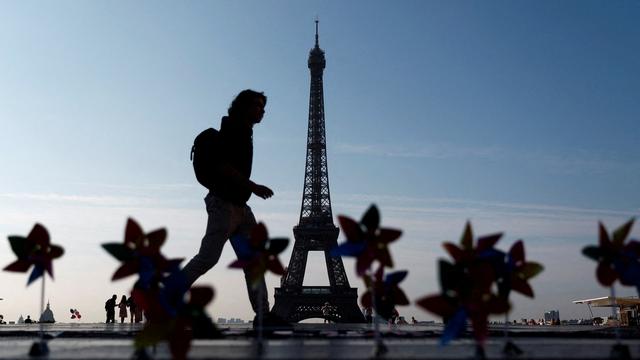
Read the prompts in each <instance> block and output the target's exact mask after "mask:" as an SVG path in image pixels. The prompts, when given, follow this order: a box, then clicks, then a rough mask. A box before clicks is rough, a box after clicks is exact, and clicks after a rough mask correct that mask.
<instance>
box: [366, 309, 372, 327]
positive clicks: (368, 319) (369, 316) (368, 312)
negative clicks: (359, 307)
mask: <svg viewBox="0 0 640 360" xmlns="http://www.w3.org/2000/svg"><path fill="white" fill-rule="evenodd" d="M364 320H365V321H366V322H367V324H371V323H373V309H372V308H371V306H366V307H365V308H364Z"/></svg>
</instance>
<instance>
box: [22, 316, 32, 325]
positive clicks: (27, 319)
mask: <svg viewBox="0 0 640 360" xmlns="http://www.w3.org/2000/svg"><path fill="white" fill-rule="evenodd" d="M24 323H25V324H33V320H31V315H27V318H26V319H24Z"/></svg>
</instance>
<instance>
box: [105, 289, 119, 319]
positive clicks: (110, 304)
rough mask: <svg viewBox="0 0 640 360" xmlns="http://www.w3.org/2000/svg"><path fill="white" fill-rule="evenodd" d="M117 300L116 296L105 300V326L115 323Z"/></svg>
mask: <svg viewBox="0 0 640 360" xmlns="http://www.w3.org/2000/svg"><path fill="white" fill-rule="evenodd" d="M117 299H118V296H117V295H115V294H114V295H113V296H112V297H111V299H109V300H107V301H106V302H105V303H104V309H105V310H106V312H107V324H109V323H112V324H113V323H115V322H116V300H117Z"/></svg>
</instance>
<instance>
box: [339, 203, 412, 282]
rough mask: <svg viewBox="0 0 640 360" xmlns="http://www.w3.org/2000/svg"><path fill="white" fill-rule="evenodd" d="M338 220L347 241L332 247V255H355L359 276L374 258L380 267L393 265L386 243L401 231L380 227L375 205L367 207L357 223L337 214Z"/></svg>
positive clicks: (378, 213)
mask: <svg viewBox="0 0 640 360" xmlns="http://www.w3.org/2000/svg"><path fill="white" fill-rule="evenodd" d="M338 221H339V222H340V227H341V228H342V231H344V233H345V236H346V237H347V241H346V242H344V243H342V244H340V245H339V246H338V247H336V248H335V249H333V251H332V254H333V255H334V256H341V255H342V256H353V257H356V258H357V260H356V272H357V273H358V275H359V276H362V275H364V274H365V273H366V272H367V270H368V269H369V268H370V267H371V265H372V264H373V262H374V261H376V260H377V261H378V262H379V263H380V266H381V267H385V266H386V267H393V260H392V258H391V254H390V253H389V248H388V245H389V243H391V242H393V241H395V240H397V239H398V238H399V237H400V235H402V231H400V230H396V229H388V228H381V227H380V212H379V211H378V208H377V207H376V206H375V205H371V206H370V207H369V209H368V210H367V212H366V213H365V214H364V215H363V216H362V219H361V220H360V222H359V223H358V222H356V221H355V220H353V219H351V218H349V217H347V216H338Z"/></svg>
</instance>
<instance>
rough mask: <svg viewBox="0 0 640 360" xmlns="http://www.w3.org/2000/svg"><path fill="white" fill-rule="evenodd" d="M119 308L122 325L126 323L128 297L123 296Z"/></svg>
mask: <svg viewBox="0 0 640 360" xmlns="http://www.w3.org/2000/svg"><path fill="white" fill-rule="evenodd" d="M118 308H119V309H120V313H119V315H120V324H122V323H124V319H125V318H126V317H127V296H126V295H122V299H121V300H120V303H119V304H118Z"/></svg>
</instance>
